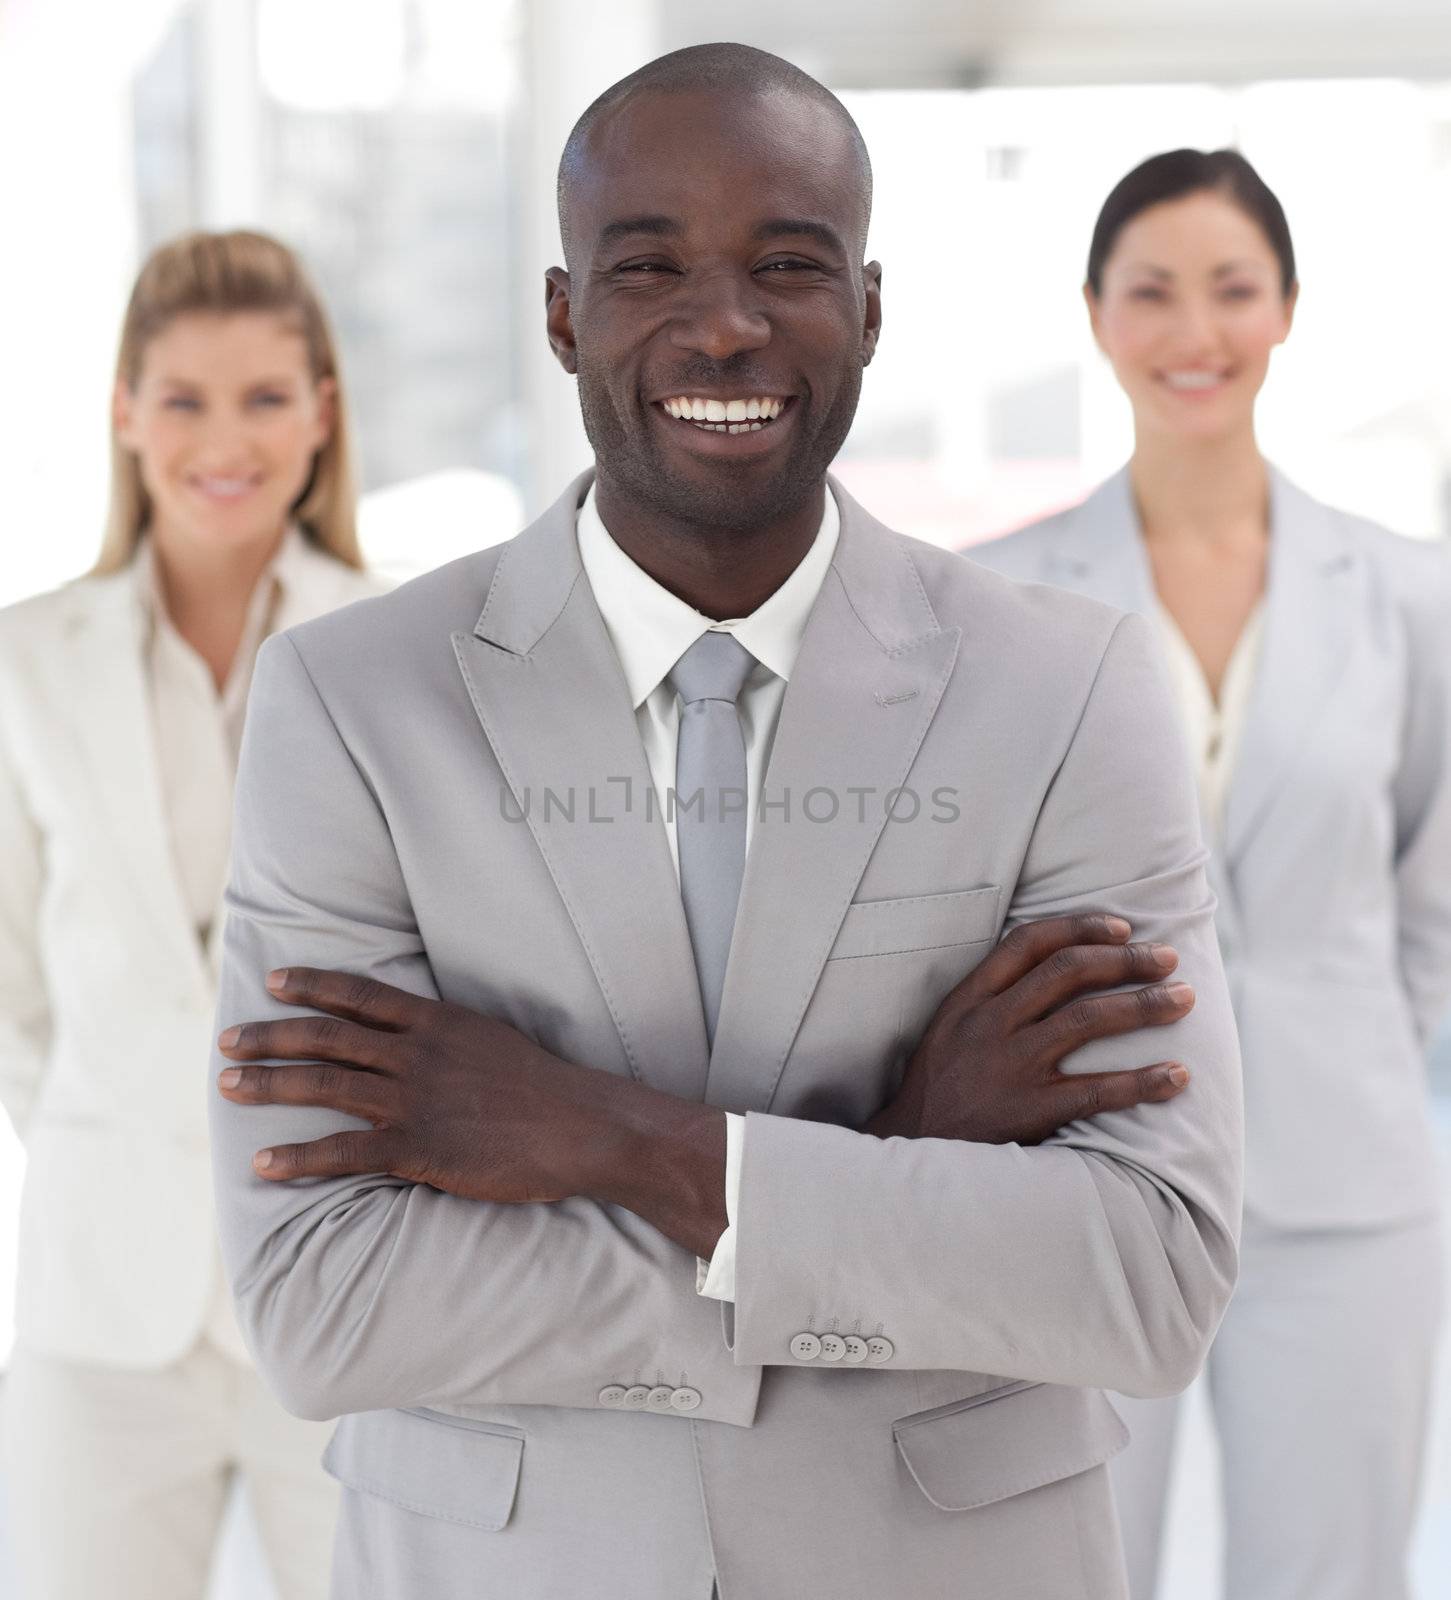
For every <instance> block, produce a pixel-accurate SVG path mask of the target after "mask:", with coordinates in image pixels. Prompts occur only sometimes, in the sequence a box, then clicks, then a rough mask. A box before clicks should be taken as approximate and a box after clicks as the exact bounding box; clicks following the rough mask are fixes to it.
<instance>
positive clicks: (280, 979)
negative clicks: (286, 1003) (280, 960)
mask: <svg viewBox="0 0 1451 1600" xmlns="http://www.w3.org/2000/svg"><path fill="white" fill-rule="evenodd" d="M267 987H268V988H269V989H271V990H272V992H273V993H274V994H275V993H276V992H277V990H279V989H285V988H286V987H287V968H286V967H278V969H277V971H276V972H269V973H268V974H267Z"/></svg>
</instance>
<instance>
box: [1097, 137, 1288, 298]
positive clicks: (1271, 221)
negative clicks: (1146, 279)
mask: <svg viewBox="0 0 1451 1600" xmlns="http://www.w3.org/2000/svg"><path fill="white" fill-rule="evenodd" d="M1206 191H1210V192H1214V193H1218V194H1222V195H1224V196H1225V198H1226V199H1229V200H1232V201H1233V202H1234V203H1235V204H1236V205H1237V206H1238V207H1239V208H1240V210H1242V211H1243V212H1244V213H1245V214H1246V215H1247V216H1249V217H1250V218H1251V219H1252V220H1253V221H1255V222H1257V223H1258V224H1259V226H1260V228H1261V230H1262V231H1263V233H1264V236H1265V238H1266V239H1267V240H1268V241H1269V244H1270V248H1271V249H1272V250H1273V251H1274V252H1275V255H1276V257H1277V258H1278V260H1279V263H1280V291H1281V293H1282V294H1286V295H1288V294H1289V293H1290V291H1291V290H1292V289H1293V288H1294V287H1295V282H1296V279H1295V247H1294V245H1293V244H1292V243H1291V242H1290V224H1289V223H1288V222H1287V221H1286V220H1285V212H1284V208H1283V207H1282V206H1281V205H1280V202H1279V200H1278V199H1276V197H1275V192H1274V190H1273V189H1271V188H1270V186H1269V185H1268V184H1267V183H1266V182H1265V180H1264V179H1263V178H1262V177H1260V175H1259V173H1258V172H1256V171H1255V169H1254V168H1253V167H1252V166H1251V165H1250V164H1249V162H1248V161H1246V160H1245V158H1244V157H1243V156H1242V155H1241V154H1240V153H1239V151H1238V150H1167V151H1165V152H1164V153H1163V154H1162V155H1157V156H1150V157H1149V159H1148V160H1147V161H1144V162H1141V163H1140V164H1139V165H1138V166H1137V167H1135V168H1134V170H1133V171H1132V172H1130V173H1129V174H1128V175H1127V176H1126V177H1123V178H1120V179H1119V181H1118V182H1117V183H1116V184H1115V185H1114V187H1113V192H1112V193H1111V194H1110V195H1109V197H1108V199H1107V200H1105V201H1104V203H1103V209H1102V210H1101V211H1100V212H1099V214H1098V221H1097V222H1096V223H1095V224H1094V228H1093V242H1092V243H1091V244H1090V245H1089V247H1088V287H1089V288H1090V289H1091V290H1092V291H1093V292H1094V294H1096V295H1097V294H1102V292H1103V268H1104V264H1105V262H1107V260H1108V258H1109V256H1110V255H1111V254H1112V253H1113V247H1114V244H1115V243H1116V242H1117V240H1118V236H1119V234H1120V233H1122V232H1123V230H1124V228H1125V227H1126V226H1127V225H1128V224H1129V223H1130V222H1132V221H1133V219H1134V218H1135V217H1136V216H1138V215H1139V213H1140V212H1142V211H1147V210H1148V209H1149V207H1150V206H1157V205H1161V204H1162V203H1163V202H1164V201H1166V200H1180V199H1183V198H1184V196H1185V195H1191V194H1201V193H1204V192H1206Z"/></svg>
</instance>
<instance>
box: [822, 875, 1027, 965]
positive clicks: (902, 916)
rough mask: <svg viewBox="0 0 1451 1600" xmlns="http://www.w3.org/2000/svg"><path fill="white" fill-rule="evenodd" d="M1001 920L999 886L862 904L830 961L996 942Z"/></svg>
mask: <svg viewBox="0 0 1451 1600" xmlns="http://www.w3.org/2000/svg"><path fill="white" fill-rule="evenodd" d="M997 921H998V891H997V889H996V888H995V887H988V888H985V889H959V890H957V891H955V892H954V893H951V894H914V895H906V896H904V897H903V898H901V899H897V900H857V901H854V902H853V903H852V904H851V905H849V906H848V907H847V908H846V916H845V917H843V918H842V923H841V929H840V931H839V932H838V933H837V936H836V943H835V944H834V945H832V947H831V956H830V958H829V959H831V960H832V961H843V960H848V959H850V958H852V957H854V956H890V955H897V954H900V953H902V952H905V951H908V950H940V949H942V948H944V947H945V946H948V945H958V944H982V943H985V942H986V941H987V940H989V939H991V938H992V936H993V932H994V930H995V929H996V927H997Z"/></svg>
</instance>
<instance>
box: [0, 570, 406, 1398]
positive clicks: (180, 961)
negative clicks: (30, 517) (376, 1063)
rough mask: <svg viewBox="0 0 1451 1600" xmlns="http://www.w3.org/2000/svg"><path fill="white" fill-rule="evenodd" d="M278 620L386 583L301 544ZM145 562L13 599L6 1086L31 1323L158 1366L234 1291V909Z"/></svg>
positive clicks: (24, 1299) (63, 1338)
mask: <svg viewBox="0 0 1451 1600" xmlns="http://www.w3.org/2000/svg"><path fill="white" fill-rule="evenodd" d="M279 571H280V572H281V574H282V576H283V580H284V582H283V592H282V597H281V600H280V603H279V607H278V612H279V614H278V617H277V619H276V626H277V628H279V629H280V628H287V627H291V626H292V625H293V624H294V623H298V622H302V621H305V620H307V619H308V618H310V617H313V616H317V615H319V614H321V613H322V612H325V611H330V610H333V609H334V608H336V607H338V606H340V605H344V604H346V603H347V602H349V601H352V600H356V599H360V598H362V597H363V596H365V595H368V594H374V593H377V592H378V591H379V589H380V588H381V587H382V586H381V585H380V584H379V582H378V580H377V579H375V578H372V577H370V576H368V575H365V574H363V573H360V572H357V571H355V570H353V569H352V568H350V567H346V566H344V565H343V564H342V563H341V562H339V561H336V560H334V559H333V558H332V557H330V556H327V555H325V554H323V553H322V552H321V551H319V550H317V549H316V548H315V547H313V546H311V545H308V544H306V543H302V542H299V543H298V544H297V545H296V546H295V553H293V554H291V555H289V556H285V557H284V564H283V567H282V568H280V569H279ZM143 626H144V617H143V610H142V606H141V603H140V599H139V596H138V593H137V589H136V583H135V577H134V574H133V573H132V572H131V571H130V569H129V568H128V569H126V570H124V571H122V572H119V573H115V574H112V575H109V576H106V577H99V578H97V577H86V578H80V579H78V580H76V581H75V582H73V583H70V584H67V585H66V586H65V587H64V588H61V589H57V590H55V591H53V592H51V593H49V594H44V595H39V596H37V597H35V598H33V599H30V600H25V601H22V602H20V603H19V604H18V605H13V606H10V607H8V608H7V609H6V610H4V611H0V1101H3V1103H4V1105H5V1108H6V1110H7V1111H9V1113H10V1115H11V1117H12V1119H13V1120H14V1122H15V1125H16V1128H17V1129H18V1130H19V1132H20V1134H21V1137H22V1138H23V1139H24V1141H25V1144H26V1150H27V1157H28V1159H27V1170H26V1180H25V1186H24V1191H23V1195H22V1200H21V1237H20V1268H19V1283H18V1295H17V1322H18V1325H19V1332H20V1334H21V1337H22V1338H24V1339H25V1340H26V1342H27V1343H28V1344H30V1345H32V1346H33V1347H35V1348H38V1349H41V1350H43V1351H45V1352H47V1353H49V1354H52V1355H56V1356H60V1357H64V1358H67V1359H71V1360H76V1361H88V1362H99V1363H104V1364H107V1365H111V1366H122V1367H134V1368H147V1367H158V1366H162V1365H164V1364H166V1363H167V1362H169V1361H171V1360H174V1359H175V1358H176V1357H178V1356H180V1355H181V1354H182V1353H183V1352H184V1351H185V1350H186V1349H188V1348H189V1347H190V1345H191V1343H192V1342H193V1341H194V1339H195V1338H196V1337H197V1334H198V1333H199V1331H200V1329H201V1327H202V1324H203V1320H204V1318H205V1315H206V1312H207V1309H208V1306H209V1305H210V1303H211V1298H212V1294H213V1291H214V1289H215V1275H216V1270H217V1269H216V1247H215V1243H214V1237H215V1234H214V1226H213V1214H212V1196H211V1171H210V1162H209V1158H208V1143H207V1124H206V1101H205V1097H204V1096H203V1095H202V1094H201V1093H200V1092H199V1084H198V1072H199V1069H200V1066H201V1064H202V1063H203V1062H205V1061H206V1059H207V1056H208V1051H209V1049H210V1046H211V1029H212V1012H213V1009H214V1006H215V1003H216V976H217V967H218V955H219V951H220V938H219V935H220V930H221V924H222V917H221V912H220V907H219V908H218V915H217V916H216V917H215V918H214V919H213V922H212V926H211V938H210V948H209V949H208V950H206V951H203V949H202V947H201V945H200V944H199V943H198V940H197V936H196V931H195V927H194V925H193V922H192V919H191V917H190V916H189V915H188V912H187V908H186V905H185V903H184V900H183V895H182V889H181V885H180V883H179V881H178V878H177V875H176V869H175V867H174V865H173V855H172V851H171V848H170V841H169V838H168V834H167V825H168V824H167V819H166V816H165V814H164V809H163V805H162V799H161V790H160V784H159V775H158V770H157V760H156V751H155V745H154V736H153V732H152V721H151V708H150V698H149V692H148V688H147V682H146V675H145V663H144V655H143Z"/></svg>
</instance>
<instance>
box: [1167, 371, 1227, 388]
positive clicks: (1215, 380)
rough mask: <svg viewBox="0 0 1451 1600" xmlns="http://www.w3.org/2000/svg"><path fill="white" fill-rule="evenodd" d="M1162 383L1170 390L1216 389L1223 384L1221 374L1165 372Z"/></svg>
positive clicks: (1222, 375)
mask: <svg viewBox="0 0 1451 1600" xmlns="http://www.w3.org/2000/svg"><path fill="white" fill-rule="evenodd" d="M1164 381H1165V382H1166V383H1167V384H1168V385H1169V387H1170V388H1171V389H1216V388H1218V387H1219V385H1220V384H1221V383H1223V382H1224V374H1223V373H1222V372H1166V373H1165V374H1164Z"/></svg>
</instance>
